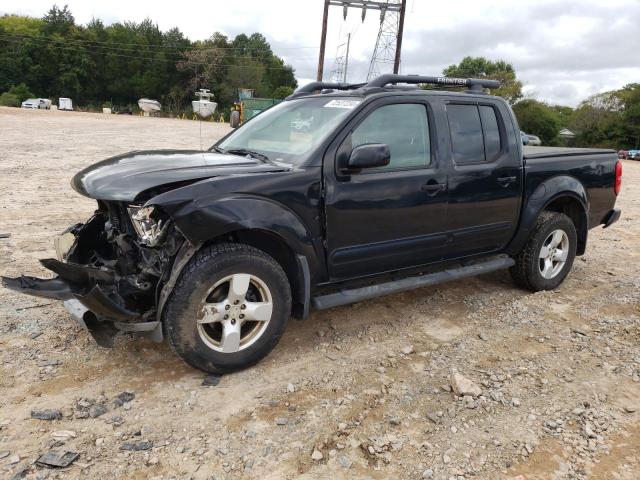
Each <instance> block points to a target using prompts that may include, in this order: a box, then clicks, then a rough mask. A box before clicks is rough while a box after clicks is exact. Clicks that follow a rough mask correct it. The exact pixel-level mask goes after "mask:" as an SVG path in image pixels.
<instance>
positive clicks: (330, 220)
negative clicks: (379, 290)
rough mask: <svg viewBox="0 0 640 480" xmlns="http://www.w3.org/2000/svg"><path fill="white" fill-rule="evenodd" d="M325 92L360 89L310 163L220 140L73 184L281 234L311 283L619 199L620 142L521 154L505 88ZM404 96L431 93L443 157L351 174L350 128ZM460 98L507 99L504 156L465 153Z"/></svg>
mask: <svg viewBox="0 0 640 480" xmlns="http://www.w3.org/2000/svg"><path fill="white" fill-rule="evenodd" d="M325 95H326V96H332V95H335V96H337V97H344V96H349V95H352V96H359V97H360V98H361V99H362V102H361V103H360V104H359V105H358V106H357V107H356V108H354V109H353V111H352V112H351V113H350V114H349V115H347V116H346V118H345V119H344V120H343V121H342V122H341V124H340V125H339V126H338V127H337V128H336V130H335V131H334V132H333V133H332V134H331V135H330V136H329V137H328V138H327V139H326V140H325V141H323V142H322V143H321V144H320V145H317V147H316V148H315V150H314V151H313V152H312V154H311V155H309V156H308V160H307V161H306V162H305V163H304V164H302V165H299V166H287V165H282V164H277V165H276V164H271V163H264V162H262V161H260V160H256V159H253V158H248V157H242V156H237V155H226V154H219V153H214V152H211V151H208V152H196V151H172V150H168V151H150V152H132V153H130V154H126V155H121V156H118V157H113V158H111V159H108V160H105V161H103V162H100V163H98V164H96V165H94V166H92V167H89V168H87V169H85V170H83V171H82V172H80V173H79V174H78V175H76V176H75V177H74V180H73V186H74V188H75V189H76V190H77V191H78V192H80V193H82V194H83V195H86V196H89V197H93V198H96V199H99V200H107V201H119V202H138V203H141V202H146V204H148V205H157V206H159V207H160V208H161V209H162V210H163V211H164V212H166V213H167V214H168V215H169V216H170V217H171V218H172V220H173V221H174V222H175V225H176V227H177V228H178V230H179V231H180V232H181V233H182V234H183V235H184V236H185V237H186V238H187V240H188V241H189V242H191V243H192V244H193V245H198V244H202V243H206V242H208V241H211V240H213V239H215V238H219V237H222V236H224V235H228V234H233V233H234V232H238V231H247V230H260V231H264V232H269V233H270V234H273V235H276V236H277V237H278V238H280V239H281V240H282V241H284V242H285V243H286V244H287V245H288V246H289V247H290V249H291V250H292V252H293V253H294V254H295V255H298V256H302V257H304V258H305V259H306V261H307V262H308V266H309V277H310V284H311V285H310V291H311V295H313V294H314V293H316V292H318V291H320V290H325V289H330V288H332V286H335V285H344V284H345V282H346V283H347V284H348V283H349V282H356V283H357V282H361V281H362V279H363V278H372V279H375V278H377V277H378V276H381V275H386V274H389V273H392V272H401V273H402V272H412V271H419V270H420V269H421V268H423V267H424V266H427V265H433V264H436V263H439V262H445V261H451V260H456V259H466V258H476V257H481V256H488V255H492V254H493V255H495V254H500V253H507V254H514V253H516V252H517V251H519V249H520V248H521V247H522V245H523V244H524V242H525V241H526V239H527V238H528V235H529V233H530V231H531V228H532V227H533V225H534V224H535V219H536V217H537V215H538V214H539V212H540V211H541V210H542V209H543V208H545V206H546V205H548V204H549V203H550V202H552V201H553V200H555V199H557V198H559V197H561V196H567V197H571V198H573V199H575V200H576V201H578V202H579V203H580V205H581V206H582V208H583V209H584V215H585V216H586V218H587V219H588V227H589V228H593V227H595V226H597V225H600V224H602V223H603V222H604V221H606V218H608V215H609V212H610V211H611V210H612V209H613V206H614V203H615V194H614V192H613V186H614V170H615V163H616V161H617V155H616V154H615V152H612V151H606V150H588V151H587V150H571V149H552V150H544V149H533V150H530V149H527V148H526V147H525V149H524V155H523V147H522V145H521V143H520V130H519V127H518V125H517V122H516V120H515V116H514V115H513V113H512V111H511V109H510V108H509V106H508V105H507V104H506V103H505V102H504V101H503V100H502V99H499V98H496V97H491V96H487V95H480V94H467V93H458V94H456V93H451V92H435V91H423V90H412V91H402V90H397V89H395V90H394V89H389V90H383V89H381V90H379V91H376V92H373V93H366V92H363V91H360V90H354V91H352V92H348V93H345V92H339V93H329V94H325ZM290 101H296V100H290ZM393 103H420V104H424V105H425V106H427V110H428V116H429V124H430V127H429V128H430V132H429V133H430V138H431V152H432V163H431V164H430V165H429V166H428V167H425V168H421V169H410V170H396V171H390V172H376V173H372V172H366V171H364V170H363V171H362V172H359V173H354V174H350V175H345V174H344V172H342V171H341V170H340V169H339V168H338V167H337V164H338V163H339V162H340V161H341V159H340V156H341V155H343V154H344V152H343V151H341V148H342V146H343V142H344V140H345V138H347V136H348V135H349V134H350V132H351V131H352V129H353V128H354V126H355V125H357V124H358V122H360V121H361V120H362V119H363V118H365V117H366V115H367V114H368V113H370V112H371V111H373V110H375V109H376V108H378V107H379V106H381V105H387V104H393ZM450 103H471V104H478V105H488V106H492V107H493V108H494V109H496V110H497V111H498V112H499V122H500V129H501V133H502V135H503V138H504V145H502V147H501V148H502V150H501V152H500V154H499V156H498V157H496V159H494V160H493V161H492V162H484V163H482V162H481V163H478V164H473V165H466V166H457V165H455V163H454V161H453V157H452V145H451V135H450V132H449V126H448V121H447V105H448V104H450ZM248 125H249V124H248ZM240 128H243V127H240ZM505 179H507V180H505ZM425 185H426V186H429V185H431V187H433V185H442V186H443V188H442V189H437V188H436V189H435V190H434V189H433V188H431V189H429V188H428V187H427V188H426V189H425ZM434 192H435V193H434Z"/></svg>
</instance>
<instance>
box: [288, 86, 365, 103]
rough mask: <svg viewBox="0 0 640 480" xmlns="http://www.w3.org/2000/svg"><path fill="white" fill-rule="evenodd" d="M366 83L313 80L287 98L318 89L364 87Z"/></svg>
mask: <svg viewBox="0 0 640 480" xmlns="http://www.w3.org/2000/svg"><path fill="white" fill-rule="evenodd" d="M365 85H366V83H331V82H311V83H307V84H306V85H303V86H302V87H300V88H298V89H297V90H296V91H295V92H293V94H291V95H289V96H288V97H287V100H290V99H292V98H298V97H303V96H305V95H310V94H312V93H313V92H315V91H318V90H354V89H356V88H360V87H364V86H365Z"/></svg>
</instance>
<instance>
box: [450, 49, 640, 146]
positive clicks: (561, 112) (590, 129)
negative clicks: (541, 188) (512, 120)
mask: <svg viewBox="0 0 640 480" xmlns="http://www.w3.org/2000/svg"><path fill="white" fill-rule="evenodd" d="M442 73H443V75H445V76H449V77H462V78H490V79H495V80H500V82H501V83H502V86H501V87H500V88H499V89H497V90H493V91H492V92H491V93H492V94H495V95H499V96H501V97H503V98H504V99H505V100H506V101H507V102H508V103H509V104H510V105H511V106H512V108H513V111H514V113H515V114H516V117H517V119H518V123H519V124H520V128H521V129H522V130H523V131H525V132H526V133H530V134H534V135H537V136H538V137H540V139H541V140H542V143H543V144H544V145H566V144H567V143H569V144H571V145H575V146H579V147H601V148H614V149H633V148H640V84H639V83H631V84H629V85H627V86H625V87H623V88H621V89H618V90H613V91H610V92H605V93H599V94H596V95H593V96H591V97H589V98H587V99H585V100H584V101H582V102H581V103H580V104H579V105H578V106H577V107H576V108H572V107H568V106H563V105H550V104H548V103H546V102H542V101H539V100H536V99H533V98H525V96H524V94H523V93H522V86H523V85H522V82H521V81H520V80H518V78H517V76H516V72H515V69H514V68H513V66H512V65H511V64H510V63H508V62H505V61H503V60H497V61H491V60H488V59H486V58H483V57H465V58H464V59H463V60H462V61H461V62H460V63H458V64H455V65H450V66H449V67H447V68H445V69H444V71H443V72H442ZM563 128H567V129H569V130H570V131H571V132H573V133H575V135H576V137H575V139H573V140H569V141H567V140H566V139H563V138H561V137H560V136H559V133H560V130H562V129H563Z"/></svg>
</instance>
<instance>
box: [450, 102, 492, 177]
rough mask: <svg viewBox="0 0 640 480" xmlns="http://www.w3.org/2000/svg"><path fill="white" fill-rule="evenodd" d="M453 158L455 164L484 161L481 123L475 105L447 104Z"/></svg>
mask: <svg viewBox="0 0 640 480" xmlns="http://www.w3.org/2000/svg"><path fill="white" fill-rule="evenodd" d="M447 116H448V118H449V129H450V131H451V143H452V146H453V160H454V162H456V165H468V164H470V163H480V162H484V161H485V153H484V139H483V138H482V123H481V121H480V113H479V112H478V107H477V106H476V105H455V104H451V105H448V106H447Z"/></svg>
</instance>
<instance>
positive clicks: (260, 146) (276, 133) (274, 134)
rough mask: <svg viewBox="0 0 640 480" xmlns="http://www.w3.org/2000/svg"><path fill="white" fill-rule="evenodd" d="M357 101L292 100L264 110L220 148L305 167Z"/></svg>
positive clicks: (228, 138) (350, 99)
mask: <svg viewBox="0 0 640 480" xmlns="http://www.w3.org/2000/svg"><path fill="white" fill-rule="evenodd" d="M360 102H361V100H360V99H357V98H336V97H324V98H319V97H314V98H302V99H299V100H289V101H286V102H282V103H279V104H278V105H276V106H274V107H271V108H270V109H268V110H265V111H264V112H263V113H261V114H260V115H258V116H257V117H255V118H254V119H252V120H251V122H249V123H247V125H245V126H243V127H242V128H240V129H238V130H236V131H235V132H234V133H232V134H231V135H229V136H228V137H227V138H226V139H225V140H224V141H222V142H221V143H219V144H218V145H217V147H218V148H221V149H223V150H225V151H229V150H250V151H254V152H257V153H259V154H262V155H265V156H267V157H268V158H269V160H275V161H278V160H280V161H284V162H287V163H292V164H295V165H300V164H302V163H303V162H304V161H305V160H306V159H307V157H308V155H309V153H310V152H311V151H312V150H313V149H314V148H315V147H316V146H318V145H319V144H320V143H321V142H322V141H323V140H324V139H325V138H326V137H327V135H329V133H330V132H331V131H332V130H333V129H334V128H335V127H336V126H337V125H338V123H339V122H340V121H341V120H342V119H343V118H344V117H345V116H346V115H348V114H349V112H350V111H351V110H353V109H354V108H355V107H356V106H357V105H358V104H359V103H360Z"/></svg>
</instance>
